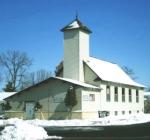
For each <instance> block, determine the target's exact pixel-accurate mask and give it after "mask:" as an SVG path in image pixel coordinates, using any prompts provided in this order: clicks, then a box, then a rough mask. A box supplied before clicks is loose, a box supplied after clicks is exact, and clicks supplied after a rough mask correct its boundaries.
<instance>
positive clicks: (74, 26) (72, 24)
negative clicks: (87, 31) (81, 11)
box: [67, 20, 80, 29]
mask: <svg viewBox="0 0 150 140" xmlns="http://www.w3.org/2000/svg"><path fill="white" fill-rule="evenodd" d="M79 27H80V26H79V24H78V22H77V21H76V20H75V21H73V22H72V23H71V24H70V25H68V26H67V29H74V28H79Z"/></svg>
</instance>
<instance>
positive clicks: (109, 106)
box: [6, 18, 144, 119]
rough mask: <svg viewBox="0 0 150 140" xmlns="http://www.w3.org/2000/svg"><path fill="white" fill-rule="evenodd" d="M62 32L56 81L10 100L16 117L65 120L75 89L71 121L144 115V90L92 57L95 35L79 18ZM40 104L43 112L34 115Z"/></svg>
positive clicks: (105, 62) (51, 80) (120, 70)
mask: <svg viewBox="0 0 150 140" xmlns="http://www.w3.org/2000/svg"><path fill="white" fill-rule="evenodd" d="M61 31H62V32H63V34H64V59H63V61H62V62H61V63H60V64H59V65H58V67H57V68H56V77H51V78H49V79H47V80H45V81H42V82H41V83H38V84H36V85H34V86H31V87H29V88H27V89H24V90H22V91H20V92H18V93H17V94H15V95H13V96H11V97H9V98H7V99H6V100H7V101H8V102H10V105H11V106H12V112H13V113H14V112H15V115H14V116H22V117H25V116H24V114H26V118H30V119H31V118H33V117H34V116H36V117H38V118H40V117H39V116H40V115H41V114H42V117H43V116H44V117H43V118H48V119H54V118H56V117H59V118H61V119H65V118H66V116H65V115H66V112H67V109H66V107H65V104H64V98H65V95H66V93H67V90H68V88H69V87H70V86H73V87H74V88H75V92H76V96H77V105H76V106H74V107H73V110H72V118H76V119H79V118H80V119H89V118H98V117H100V116H102V115H103V113H107V114H110V115H121V114H131V113H140V112H143V111H144V96H143V90H144V86H143V85H141V84H139V83H137V82H135V81H133V80H132V79H131V78H130V77H129V76H128V75H127V74H126V73H125V72H124V71H123V70H122V69H121V68H120V67H119V66H118V65H117V64H115V63H111V62H108V61H104V60H99V59H96V58H93V57H90V55H89V54H90V53H89V36H90V33H92V32H91V30H90V29H89V28H88V27H86V26H85V25H84V24H82V23H81V22H80V21H79V19H78V18H76V19H75V20H74V21H72V22H71V23H70V24H68V25H67V26H65V27H64V28H63V29H61ZM37 103H38V104H40V105H41V106H42V108H41V109H40V111H39V112H36V114H35V110H34V108H35V106H36V104H37ZM24 111H26V113H24ZM10 112H11V111H9V113H10ZM13 113H11V117H12V116H13ZM30 113H31V114H30Z"/></svg>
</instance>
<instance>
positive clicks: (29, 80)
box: [22, 69, 52, 89]
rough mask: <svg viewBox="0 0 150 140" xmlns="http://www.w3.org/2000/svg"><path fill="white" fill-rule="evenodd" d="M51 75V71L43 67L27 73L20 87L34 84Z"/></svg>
mask: <svg viewBox="0 0 150 140" xmlns="http://www.w3.org/2000/svg"><path fill="white" fill-rule="evenodd" d="M51 76H52V74H51V72H49V71H46V70H43V69H41V70H38V71H36V72H31V73H28V74H27V75H26V76H25V77H24V82H23V83H22V89H24V88H27V87H29V86H32V85H35V84H37V83H39V82H41V81H44V80H46V79H47V78H49V77H51Z"/></svg>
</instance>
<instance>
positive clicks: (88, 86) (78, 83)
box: [55, 77, 100, 90]
mask: <svg viewBox="0 0 150 140" xmlns="http://www.w3.org/2000/svg"><path fill="white" fill-rule="evenodd" d="M55 79H59V80H63V81H66V82H69V83H72V84H75V85H78V86H81V87H85V88H91V89H99V90H100V87H96V86H93V85H90V84H87V83H83V82H80V81H77V80H73V79H68V78H62V77H55Z"/></svg>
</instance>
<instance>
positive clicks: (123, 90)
mask: <svg viewBox="0 0 150 140" xmlns="http://www.w3.org/2000/svg"><path fill="white" fill-rule="evenodd" d="M122 102H125V88H122Z"/></svg>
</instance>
